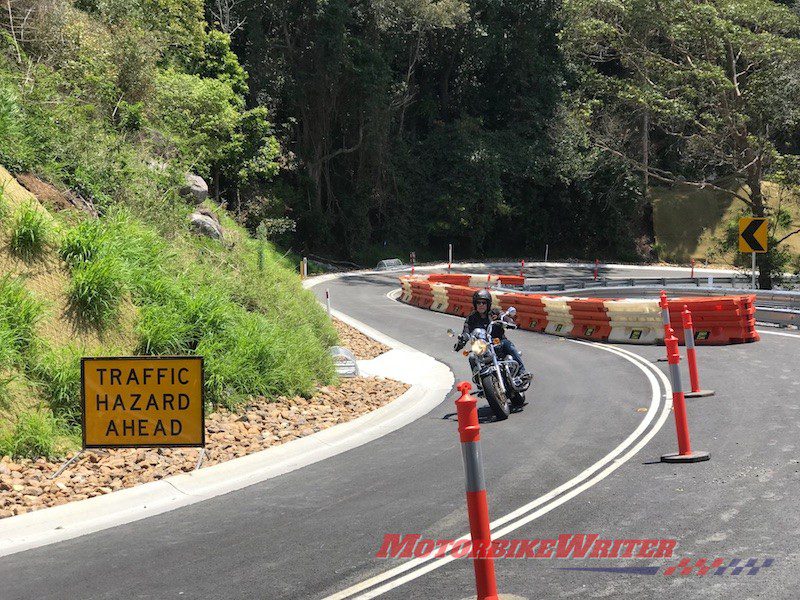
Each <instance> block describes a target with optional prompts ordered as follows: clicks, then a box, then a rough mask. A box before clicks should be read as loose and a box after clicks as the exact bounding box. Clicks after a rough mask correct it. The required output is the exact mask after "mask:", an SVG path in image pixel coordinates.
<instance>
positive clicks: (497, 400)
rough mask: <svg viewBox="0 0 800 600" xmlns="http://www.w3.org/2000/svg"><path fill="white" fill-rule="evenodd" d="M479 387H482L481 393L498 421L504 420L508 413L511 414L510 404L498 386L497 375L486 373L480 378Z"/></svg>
mask: <svg viewBox="0 0 800 600" xmlns="http://www.w3.org/2000/svg"><path fill="white" fill-rule="evenodd" d="M481 387H482V388H483V395H484V396H486V401H487V402H488V403H489V407H490V408H491V409H492V412H493V413H494V416H495V417H496V418H497V420H498V421H505V420H506V419H507V418H508V415H510V414H511V406H510V405H509V403H508V398H506V395H505V393H503V390H502V389H501V388H500V382H499V381H498V380H497V377H494V376H492V375H487V376H486V377H483V378H482V379H481Z"/></svg>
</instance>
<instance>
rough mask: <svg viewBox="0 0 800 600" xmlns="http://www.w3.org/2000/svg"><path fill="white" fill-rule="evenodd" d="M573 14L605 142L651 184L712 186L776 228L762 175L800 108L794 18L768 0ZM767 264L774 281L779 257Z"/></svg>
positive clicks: (766, 273)
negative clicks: (764, 189) (763, 187)
mask: <svg viewBox="0 0 800 600" xmlns="http://www.w3.org/2000/svg"><path fill="white" fill-rule="evenodd" d="M567 14H568V20H567V27H566V29H565V38H564V42H565V48H566V49H567V52H568V55H569V56H570V58H571V59H572V60H573V61H574V62H575V64H576V65H578V68H579V69H580V80H581V94H582V98H583V101H584V102H585V105H586V106H587V107H588V108H589V121H590V128H591V131H592V138H593V141H594V143H595V144H596V145H597V147H598V148H600V149H602V150H603V151H605V152H607V153H609V154H610V155H614V156H617V157H619V158H622V159H624V160H625V161H626V162H628V163H629V164H630V165H631V166H632V167H633V168H635V169H637V170H639V171H640V172H641V173H642V174H643V176H644V180H645V186H646V185H647V184H648V183H649V181H650V180H654V181H656V182H662V183H666V184H675V183H682V184H685V185H689V186H693V187H697V188H701V189H703V188H712V189H715V190H717V191H719V192H721V193H724V194H727V195H729V196H730V197H732V198H735V199H736V200H738V201H740V202H742V203H743V204H744V205H745V206H746V207H747V208H748V210H749V211H750V212H751V214H753V215H754V216H759V217H762V216H767V217H770V218H771V223H772V228H773V230H774V229H775V227H776V226H778V224H779V219H777V218H776V216H777V213H776V210H775V207H771V206H769V203H768V200H767V199H766V198H765V196H764V193H763V189H762V181H763V180H764V179H765V178H766V177H768V176H769V174H770V173H771V172H772V169H773V167H774V165H775V164H776V162H777V161H778V160H779V159H780V158H781V156H782V154H783V153H785V152H786V151H787V150H790V147H789V145H788V144H786V143H785V140H786V138H787V137H788V138H791V137H792V135H793V134H792V131H796V130H795V127H796V125H797V123H798V116H800V112H798V107H800V103H799V101H800V86H798V85H797V78H798V73H800V71H799V70H798V67H800V40H798V35H800V20H799V19H798V17H797V16H796V15H795V14H793V13H792V12H791V10H789V9H788V8H786V7H784V6H781V5H778V4H776V3H774V2H771V1H770V0H734V1H733V2H724V3H722V2H697V3H695V2H686V1H684V0H634V1H633V2H625V3H606V2H596V1H593V0H570V2H569V3H568V4H567ZM781 140H784V143H783V146H784V147H783V148H782V147H781ZM648 225H649V228H650V230H649V231H648V232H647V233H649V234H652V224H651V223H649V224H648V223H646V224H645V228H647V226H648ZM759 266H760V272H761V276H760V279H759V284H760V286H761V287H763V288H770V287H771V285H772V275H773V273H774V271H775V268H774V267H775V265H773V264H772V263H771V256H770V255H769V254H763V255H760V256H759Z"/></svg>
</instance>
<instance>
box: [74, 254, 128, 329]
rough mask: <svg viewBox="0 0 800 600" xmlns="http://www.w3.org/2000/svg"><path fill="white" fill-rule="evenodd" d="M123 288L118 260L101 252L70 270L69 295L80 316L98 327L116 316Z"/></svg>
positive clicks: (122, 273) (121, 272)
mask: <svg viewBox="0 0 800 600" xmlns="http://www.w3.org/2000/svg"><path fill="white" fill-rule="evenodd" d="M124 291H125V282H124V269H123V266H122V262H121V261H120V260H118V259H117V258H115V257H114V256H111V255H104V256H100V257H98V258H95V259H94V260H92V261H90V262H86V263H81V264H79V265H78V266H77V267H76V268H75V269H74V270H73V272H72V282H71V284H70V289H69V298H70V302H72V305H73V307H74V308H75V310H77V311H78V312H79V313H80V316H81V318H83V319H84V320H86V321H87V322H93V323H94V324H96V325H98V326H101V327H102V326H105V325H107V324H108V323H109V322H110V321H111V320H112V319H113V318H114V317H115V316H116V315H117V312H118V309H119V303H120V300H121V297H122V294H123V292H124Z"/></svg>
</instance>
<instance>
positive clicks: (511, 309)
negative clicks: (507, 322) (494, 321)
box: [506, 306, 517, 317]
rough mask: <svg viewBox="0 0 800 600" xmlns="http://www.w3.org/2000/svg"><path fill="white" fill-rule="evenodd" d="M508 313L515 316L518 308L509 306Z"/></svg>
mask: <svg viewBox="0 0 800 600" xmlns="http://www.w3.org/2000/svg"><path fill="white" fill-rule="evenodd" d="M506 314H507V315H508V316H509V317H514V316H516V314H517V309H516V308H514V307H513V306H509V307H508V310H507V311H506Z"/></svg>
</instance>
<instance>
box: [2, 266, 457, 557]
mask: <svg viewBox="0 0 800 600" xmlns="http://www.w3.org/2000/svg"><path fill="white" fill-rule="evenodd" d="M361 274H364V273H361ZM343 275H347V274H339V273H337V274H331V275H323V276H321V277H318V278H313V279H308V280H306V281H304V286H305V287H311V286H313V285H316V284H318V283H322V282H323V281H330V280H332V279H337V278H338V277H341V276H343ZM333 314H334V316H336V317H337V318H338V319H341V320H342V321H344V322H346V323H347V324H348V325H351V326H352V327H355V328H356V329H358V330H359V331H361V332H362V333H364V335H367V336H369V337H371V338H373V339H375V340H376V341H378V342H380V343H382V344H385V345H387V346H389V347H390V348H391V350H390V351H389V352H387V353H385V354H383V355H381V356H380V357H378V358H375V359H372V360H366V361H359V368H360V369H361V371H362V372H363V373H364V374H366V375H371V376H382V377H388V378H392V379H396V380H399V381H403V382H404V383H408V384H409V385H411V388H410V389H409V390H407V391H406V392H405V393H404V394H402V395H401V396H400V397H399V398H397V399H395V400H393V401H392V402H390V403H388V404H385V405H384V406H382V407H380V408H378V409H376V410H373V411H371V412H369V413H367V414H365V415H362V416H360V417H358V418H356V419H353V420H352V421H348V422H347V423H341V424H339V425H335V426H333V427H329V428H328V429H324V430H322V431H319V432H317V433H314V434H312V435H309V436H306V437H303V438H300V439H297V440H292V441H290V442H287V443H285V444H281V445H280V446H275V447H273V448H268V449H267V450H263V451H261V452H256V453H253V454H250V455H248V456H244V457H241V458H236V459H233V460H230V461H227V462H224V463H220V464H217V465H213V466H210V467H205V468H203V469H200V470H199V471H194V472H191V473H183V474H180V475H174V476H172V477H167V478H164V479H161V480H159V481H153V482H150V483H145V484H141V485H137V486H135V487H132V488H127V489H124V490H119V491H117V492H112V493H110V494H105V495H102V496H95V497H94V498H89V499H87V500H80V501H77V502H70V503H68V504H63V505H61V506H55V507H51V508H44V509H41V510H37V511H33V512H30V513H25V514H22V515H17V516H14V517H7V518H5V519H2V520H0V556H7V555H9V554H14V553H16V552H22V551H24V550H30V549H32V548H37V547H40V546H45V545H48V544H53V543H56V542H61V541H65V540H69V539H72V538H76V537H79V536H82V535H86V534H89V533H94V532H96V531H101V530H103V529H108V528H110V527H115V526H118V525H123V524H125V523H131V522H134V521H138V520H141V519H145V518H147V517H152V516H155V515H158V514H161V513H165V512H168V511H171V510H175V509H177V508H181V507H184V506H188V505H190V504H194V503H197V502H201V501H203V500H208V499H210V498H214V497H215V496H219V495H222V494H226V493H229V492H233V491H236V490H239V489H242V488H245V487H247V486H250V485H254V484H256V483H260V482H262V481H266V480H267V479H271V478H274V477H278V476H279V475H283V474H285V473H289V472H291V471H294V470H296V469H299V468H301V467H304V466H307V465H310V464H313V463H315V462H318V461H321V460H324V459H326V458H329V457H332V456H335V455H337V454H340V453H342V452H345V451H347V450H351V449H353V448H356V447H358V446H361V445H363V444H366V443H368V442H370V441H372V440H374V439H377V438H379V437H381V436H384V435H386V434H388V433H391V432H392V431H395V430H397V429H399V428H401V427H403V426H405V425H407V424H409V423H411V422H413V421H415V420H416V419H418V418H420V417H422V416H423V415H425V414H427V413H428V412H430V411H431V410H433V409H434V408H435V407H436V406H438V405H439V404H440V403H441V402H442V401H443V399H444V398H445V396H446V395H447V394H448V393H449V392H450V390H451V389H452V388H453V383H454V381H455V380H454V377H453V374H452V372H451V371H450V369H449V368H448V367H447V366H445V365H444V364H442V363H440V362H438V361H437V360H435V359H433V358H431V357H430V356H428V355H426V354H423V353H422V352H419V351H417V350H414V349H413V348H411V347H409V346H406V345H405V344H403V343H401V342H399V341H397V340H395V339H393V338H390V337H388V336H386V335H384V334H382V333H380V332H378V331H376V330H375V329H373V328H371V327H369V326H367V325H365V324H363V323H360V322H359V321H356V320H355V319H352V318H350V317H348V316H347V315H344V314H342V313H340V312H338V311H333Z"/></svg>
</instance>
